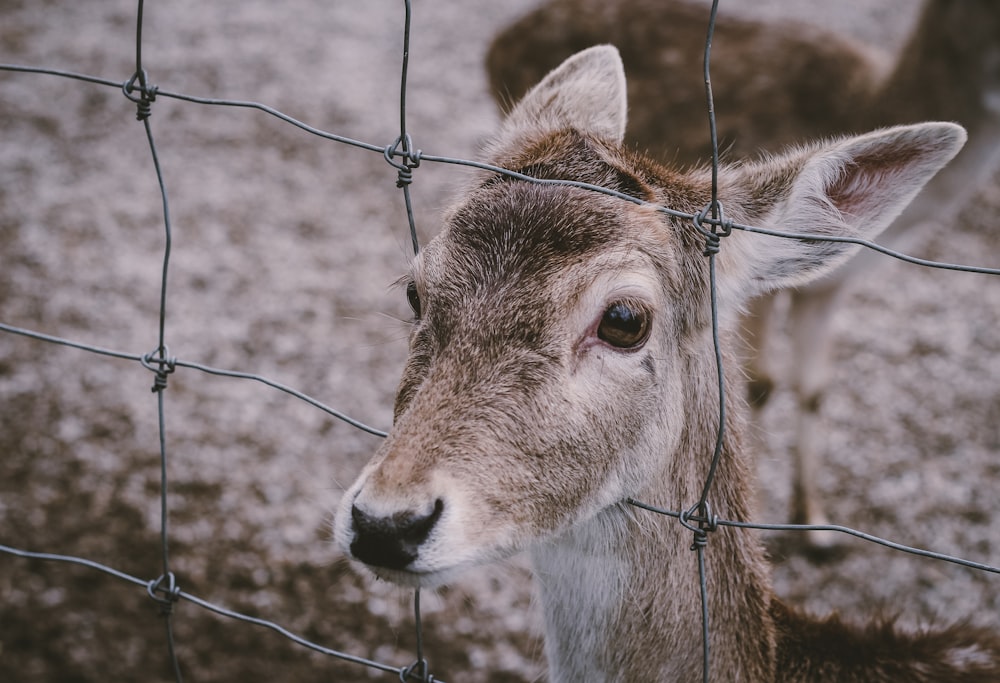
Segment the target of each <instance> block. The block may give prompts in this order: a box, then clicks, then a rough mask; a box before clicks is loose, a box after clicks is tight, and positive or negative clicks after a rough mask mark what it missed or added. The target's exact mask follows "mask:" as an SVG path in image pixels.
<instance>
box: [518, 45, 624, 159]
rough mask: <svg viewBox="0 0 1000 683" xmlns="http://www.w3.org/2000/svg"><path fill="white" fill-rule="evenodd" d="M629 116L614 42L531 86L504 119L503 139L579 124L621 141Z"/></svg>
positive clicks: (583, 129) (588, 131) (585, 53)
mask: <svg viewBox="0 0 1000 683" xmlns="http://www.w3.org/2000/svg"><path fill="white" fill-rule="evenodd" d="M626 120H627V99H626V92H625V68H624V67H623V66H622V60H621V56H620V55H619V54H618V49H617V48H615V47H614V46H612V45H597V46H595V47H591V48H587V49H586V50H583V51H581V52H578V53H576V54H575V55H573V56H572V57H570V58H569V59H567V60H566V61H565V62H563V63H562V64H561V65H559V66H558V67H556V68H555V69H554V70H552V71H551V72H549V74H548V75H547V76H546V77H545V78H544V79H542V81H541V82H540V83H539V84H538V85H536V86H535V87H533V88H532V89H531V90H529V91H528V92H527V94H526V95H525V96H524V98H523V99H522V100H521V101H520V102H518V104H517V105H516V106H515V107H514V109H513V110H512V111H511V112H510V114H509V115H508V116H507V118H506V120H505V121H504V124H503V128H502V131H501V134H500V140H501V142H503V141H506V140H510V139H512V138H513V137H514V136H516V135H518V134H520V133H522V132H524V131H525V130H533V131H539V130H540V131H542V132H554V131H557V130H563V129H566V128H575V129H576V130H578V131H580V132H581V133H585V134H587V135H593V136H595V137H600V138H604V139H607V140H609V141H611V142H614V143H621V142H622V140H623V139H624V137H625V123H626Z"/></svg>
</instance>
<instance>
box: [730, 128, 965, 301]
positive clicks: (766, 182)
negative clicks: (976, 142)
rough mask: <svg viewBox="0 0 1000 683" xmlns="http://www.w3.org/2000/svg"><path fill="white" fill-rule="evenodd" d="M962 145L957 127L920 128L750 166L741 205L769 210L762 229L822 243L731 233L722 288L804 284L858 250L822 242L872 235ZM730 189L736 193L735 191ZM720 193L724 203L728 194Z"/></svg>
mask: <svg viewBox="0 0 1000 683" xmlns="http://www.w3.org/2000/svg"><path fill="white" fill-rule="evenodd" d="M965 140H966V133H965V130H964V129H963V128H962V127H961V126H957V125H955V124H953V123H921V124H915V125H910V126H897V127H894V128H886V129H883V130H879V131H875V132H873V133H868V134H865V135H859V136H855V137H851V138H845V139H841V140H835V141H832V142H828V143H825V144H820V145H817V146H815V147H812V148H805V149H798V150H793V151H791V152H789V153H788V154H786V155H784V156H781V157H775V158H771V159H767V160H765V161H762V162H758V163H756V164H748V165H747V166H746V167H744V168H743V169H742V172H741V173H740V180H739V181H738V182H739V184H741V185H742V186H743V192H748V193H749V196H748V197H746V196H745V197H744V200H746V199H750V200H752V201H753V203H755V204H757V205H763V206H766V205H768V204H771V205H772V208H771V211H770V213H769V214H768V215H767V216H766V217H765V218H764V219H763V220H761V221H759V223H758V224H759V225H760V227H765V228H772V229H775V230H779V231H783V232H791V233H797V234H804V235H810V236H815V237H817V238H819V239H817V240H816V241H801V240H793V239H782V238H775V237H767V236H761V235H752V234H745V233H744V234H739V231H735V232H734V233H733V235H732V236H731V237H730V238H729V239H727V240H726V242H725V243H724V244H723V245H722V256H723V258H722V259H720V264H721V265H722V267H723V269H724V272H725V279H726V280H728V282H726V283H724V285H723V288H724V289H725V291H727V292H737V293H742V294H743V296H742V297H741V299H742V298H745V297H746V296H747V295H749V296H754V295H756V294H759V293H763V292H766V291H769V290H773V289H779V288H782V287H790V286H795V285H800V284H804V283H806V282H808V281H810V280H813V279H815V278H817V277H820V276H821V275H823V274H825V273H827V272H829V271H830V270H832V269H833V268H835V267H836V266H837V265H839V264H840V263H842V262H844V261H845V260H846V259H848V258H849V257H850V256H851V254H853V253H854V252H855V251H856V250H857V249H858V248H859V247H857V246H854V245H850V244H845V243H835V242H829V241H824V240H822V238H823V237H828V236H834V237H861V238H864V239H874V238H875V237H877V236H878V234H879V233H881V232H882V230H884V229H885V228H886V227H887V226H888V225H889V224H890V223H891V222H892V221H893V220H894V219H895V218H896V217H897V216H898V215H899V214H900V212H902V210H903V209H904V208H905V207H906V205H907V204H909V203H910V201H912V200H913V198H914V196H916V194H917V193H918V192H919V191H920V189H921V188H922V187H923V186H924V184H925V183H926V182H927V181H928V180H930V179H931V178H932V177H933V176H934V174H935V173H937V172H938V171H939V170H941V168H942V167H943V166H944V165H945V164H947V163H948V162H949V161H950V160H951V159H952V158H953V157H954V156H955V155H956V154H957V153H958V151H959V150H960V149H961V148H962V145H963V144H965ZM727 184H728V183H727ZM747 186H749V187H747ZM732 187H733V188H734V191H736V190H735V188H736V187H737V186H736V185H732ZM720 194H721V195H722V197H723V201H725V192H721V193H720ZM735 303H736V304H737V305H739V304H740V303H741V301H738V302H735Z"/></svg>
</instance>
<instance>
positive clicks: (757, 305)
mask: <svg viewBox="0 0 1000 683" xmlns="http://www.w3.org/2000/svg"><path fill="white" fill-rule="evenodd" d="M777 296H778V295H777V294H766V295H764V296H760V297H757V298H756V299H754V300H753V301H751V302H750V304H749V306H748V307H747V313H746V315H744V316H743V329H742V335H741V339H742V342H743V348H742V349H741V352H742V355H743V370H744V372H745V373H746V377H747V402H748V403H749V404H750V406H751V407H752V408H753V410H754V413H755V414H756V413H758V412H759V411H760V410H761V409H762V408H763V407H764V406H765V405H766V404H767V401H768V399H769V398H770V397H771V393H772V392H773V391H774V384H775V381H774V374H773V372H772V370H771V368H772V363H771V362H770V360H769V348H768V343H769V339H770V337H771V334H772V333H773V327H774V323H773V317H774V316H773V313H774V309H775V300H776V298H777Z"/></svg>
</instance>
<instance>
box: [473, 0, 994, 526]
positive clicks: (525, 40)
mask: <svg viewBox="0 0 1000 683" xmlns="http://www.w3.org/2000/svg"><path fill="white" fill-rule="evenodd" d="M707 23H708V8H707V7H706V5H705V4H704V3H700V4H699V3H691V2H688V1H686V0H610V1H606V0H550V2H547V3H545V4H543V5H541V6H540V7H538V8H537V9H535V10H533V11H532V12H530V13H529V14H527V15H525V16H524V17H523V18H521V19H520V20H518V21H517V22H515V23H514V24H513V25H511V26H510V27H508V28H507V29H505V30H504V31H502V32H501V33H500V34H498V35H497V37H496V38H495V39H494V41H493V43H492V45H491V46H490V49H489V52H488V55H487V59H486V67H487V72H488V75H489V79H490V85H491V89H492V92H493V94H494V97H495V98H496V100H497V102H498V103H499V104H500V105H501V108H506V107H507V106H509V104H510V103H511V102H512V101H515V100H516V99H517V98H519V97H520V96H521V95H523V93H524V92H525V91H526V90H527V88H528V87H529V86H530V85H532V84H533V83H535V82H536V81H537V80H539V79H540V78H541V77H542V76H544V75H545V73H547V72H548V71H549V70H550V69H551V68H553V67H554V66H555V65H556V64H558V63H559V62H560V61H562V60H563V59H565V58H566V57H568V56H569V55H570V54H572V53H574V52H576V51H578V50H580V49H583V48H585V47H589V46H591V45H596V44H602V43H610V44H613V45H616V46H618V48H619V49H620V51H621V53H622V58H623V60H624V62H625V68H626V70H627V72H628V73H629V84H628V99H629V116H630V121H629V127H628V130H627V138H628V140H629V142H630V143H631V144H633V145H635V146H636V147H638V148H639V149H642V150H645V151H648V152H649V153H651V154H653V155H654V156H656V157H657V158H659V159H660V160H662V161H665V162H668V163H681V164H686V165H697V164H699V163H704V162H706V161H708V160H709V159H710V158H711V148H710V144H709V135H708V122H707V115H706V100H705V85H704V79H703V74H702V59H703V53H704V40H705V33H706V30H707ZM711 72H712V84H713V90H714V100H715V110H716V118H717V123H718V131H719V141H720V149H721V150H722V151H723V153H724V156H725V157H726V158H728V159H733V158H745V157H747V156H749V155H751V154H753V153H755V152H756V151H757V150H759V149H766V150H772V151H779V150H781V149H783V148H785V147H786V146H788V145H790V144H792V143H795V142H799V141H801V140H805V139H811V138H816V137H825V136H829V135H834V134H842V133H856V132H861V131H865V130H871V129H873V128H876V127H878V126H885V125H892V124H901V123H912V122H916V121H923V120H935V119H936V120H950V121H957V122H959V123H961V124H962V125H963V126H965V127H966V128H967V129H968V130H969V132H970V144H969V145H968V146H967V147H966V149H965V151H964V152H963V153H962V154H961V155H960V156H959V157H958V159H957V160H956V162H955V163H953V164H951V165H950V166H949V167H948V169H946V171H945V172H944V173H941V174H939V175H938V176H937V177H936V178H934V179H933V180H932V181H931V182H930V183H929V185H928V187H927V189H925V190H924V192H923V193H921V195H920V196H919V197H918V198H917V200H916V201H915V202H914V203H913V204H911V206H910V207H909V209H908V210H907V211H906V212H904V213H903V215H901V216H900V218H899V219H898V220H897V221H896V222H895V223H894V224H893V225H892V226H891V227H890V228H889V229H888V230H887V231H886V232H885V233H884V234H883V236H882V237H881V238H880V241H881V242H882V243H883V244H885V245H886V246H889V247H893V248H896V249H901V250H904V251H905V250H908V249H911V248H912V245H913V243H914V242H915V239H916V237H917V236H918V235H919V233H920V231H919V230H917V228H918V227H921V226H935V225H937V224H947V223H948V222H950V221H952V220H954V216H955V215H957V213H958V212H959V211H960V210H961V209H962V207H964V206H965V204H966V203H967V202H968V200H969V199H970V198H971V196H972V193H973V192H975V191H976V189H977V188H978V187H979V186H980V185H981V183H982V182H983V181H984V180H985V179H986V178H987V177H988V175H989V173H990V172H991V171H992V170H993V168H995V167H996V165H997V162H998V161H1000V3H998V2H996V1H995V0H927V2H926V3H925V5H924V7H923V10H922V12H921V15H920V17H919V20H918V22H917V24H916V27H915V29H914V30H913V33H912V34H911V35H910V36H909V39H908V40H907V42H906V44H905V46H904V48H903V49H902V50H901V52H900V53H899V54H898V55H885V54H881V53H878V52H876V51H874V50H871V49H869V48H867V47H865V46H862V45H861V44H859V43H856V42H854V41H851V40H849V39H847V38H845V37H843V36H840V35H836V34H833V33H830V32H828V31H824V30H822V29H820V28H817V27H815V26H811V25H808V24H803V23H795V22H789V21H784V22H780V21H779V22H760V21H753V20H749V19H739V18H737V17H734V16H732V15H730V14H727V9H726V6H725V3H723V4H722V7H721V9H720V11H719V16H718V21H717V24H716V28H715V36H714V40H713V48H712V70H711ZM877 258H881V259H882V260H883V262H884V257H880V256H873V255H872V254H870V253H869V254H865V255H864V256H863V257H862V258H858V259H855V261H854V262H852V264H851V265H849V266H847V267H845V268H842V269H840V270H839V271H837V272H836V273H834V274H831V275H830V276H828V277H826V278H824V279H822V280H820V281H816V282H814V283H812V284H810V285H807V286H804V287H801V288H799V289H797V290H796V291H794V292H793V293H792V302H791V307H790V311H789V315H790V317H791V320H790V322H789V325H788V327H789V328H790V329H791V331H792V336H793V345H792V349H793V353H792V358H791V361H789V360H787V359H782V360H781V364H782V366H783V367H782V368H781V369H780V370H779V369H778V368H776V367H774V366H776V365H777V361H776V360H772V359H771V358H770V357H769V356H768V354H767V351H768V348H767V346H768V341H769V339H768V338H769V336H770V335H771V327H772V323H771V320H770V319H771V316H772V312H773V308H774V299H773V297H770V296H767V297H762V298H760V299H758V300H757V301H756V302H754V303H753V304H752V309H751V315H749V316H748V317H746V318H745V320H744V322H743V325H742V327H743V328H744V337H745V339H744V341H745V342H746V344H747V347H748V358H747V361H746V374H747V376H748V387H747V394H748V396H749V397H750V398H751V400H752V401H753V403H754V405H755V407H758V408H759V407H762V406H763V405H764V404H765V403H766V401H767V398H768V397H769V395H770V393H771V391H772V389H773V387H774V386H775V384H776V377H787V380H788V382H789V384H791V386H792V389H793V390H794V391H795V392H796V395H797V400H798V404H799V415H798V424H797V426H796V434H797V437H796V440H795V443H794V445H793V456H794V460H793V464H794V467H795V477H794V482H793V495H792V510H791V517H792V519H793V521H796V522H800V523H808V524H823V523H826V522H827V519H826V516H825V514H824V512H823V510H822V506H821V501H820V497H819V495H818V494H817V492H816V490H815V489H816V486H815V483H814V474H813V472H814V471H815V469H816V468H817V466H818V464H817V461H818V459H819V457H820V453H819V451H820V450H821V448H822V446H821V444H822V443H823V438H822V436H821V435H822V433H823V425H822V422H821V415H820V405H821V403H822V399H823V394H824V391H825V388H826V384H827V383H828V381H829V380H828V377H829V375H830V368H829V365H830V360H829V356H830V355H831V354H830V350H829V349H830V344H831V338H832V334H831V332H830V329H829V320H830V319H831V318H832V311H833V310H834V308H835V306H836V305H837V303H838V301H839V300H840V298H841V297H842V296H843V294H844V292H845V291H846V290H847V289H848V287H849V285H850V283H851V281H852V280H854V279H858V274H859V273H860V272H863V271H864V270H866V269H870V268H872V267H874V266H875V265H876V264H875V263H874V261H875V259H877ZM807 538H810V539H812V540H813V541H816V542H821V543H824V544H825V543H826V542H829V541H830V536H829V535H824V534H823V533H822V532H820V533H818V534H810V535H809V536H807Z"/></svg>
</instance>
